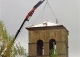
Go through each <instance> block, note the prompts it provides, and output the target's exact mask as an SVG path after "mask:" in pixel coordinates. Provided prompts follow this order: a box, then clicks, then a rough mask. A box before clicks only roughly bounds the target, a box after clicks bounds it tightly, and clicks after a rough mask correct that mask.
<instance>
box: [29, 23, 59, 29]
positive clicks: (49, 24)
mask: <svg viewBox="0 0 80 57" xmlns="http://www.w3.org/2000/svg"><path fill="white" fill-rule="evenodd" d="M48 26H60V24H58V23H53V22H43V23H40V24H37V25H32V26H29V27H28V28H33V27H48Z"/></svg>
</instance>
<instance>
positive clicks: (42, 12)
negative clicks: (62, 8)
mask: <svg viewBox="0 0 80 57" xmlns="http://www.w3.org/2000/svg"><path fill="white" fill-rule="evenodd" d="M46 5H47V3H46V4H45V6H44V8H43V9H42V11H41V12H40V14H39V15H38V17H37V18H36V19H35V21H34V22H33V24H32V25H34V24H35V22H36V21H37V20H38V18H39V16H40V15H41V14H42V17H43V14H44V10H45V8H46ZM42 17H41V21H42Z"/></svg>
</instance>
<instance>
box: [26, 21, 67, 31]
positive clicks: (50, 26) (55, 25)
mask: <svg viewBox="0 0 80 57" xmlns="http://www.w3.org/2000/svg"><path fill="white" fill-rule="evenodd" d="M53 28H55V29H65V30H66V31H67V32H68V30H67V29H66V28H65V27H64V26H63V25H61V24H59V23H53V22H43V23H40V24H37V25H32V26H28V27H26V29H28V30H34V29H53Z"/></svg>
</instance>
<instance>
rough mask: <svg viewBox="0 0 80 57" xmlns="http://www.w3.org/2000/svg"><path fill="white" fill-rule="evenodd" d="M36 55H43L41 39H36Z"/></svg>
mask: <svg viewBox="0 0 80 57" xmlns="http://www.w3.org/2000/svg"><path fill="white" fill-rule="evenodd" d="M37 55H38V56H41V55H43V41H42V40H38V41H37Z"/></svg>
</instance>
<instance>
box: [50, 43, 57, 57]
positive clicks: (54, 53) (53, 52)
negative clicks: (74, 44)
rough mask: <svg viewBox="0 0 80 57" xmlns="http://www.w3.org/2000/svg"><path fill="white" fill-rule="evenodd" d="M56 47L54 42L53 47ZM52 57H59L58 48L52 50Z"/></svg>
mask: <svg viewBox="0 0 80 57" xmlns="http://www.w3.org/2000/svg"><path fill="white" fill-rule="evenodd" d="M54 46H55V44H54V42H53V47H54ZM50 56H51V57H58V48H57V46H56V48H55V47H54V49H51V50H50Z"/></svg>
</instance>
